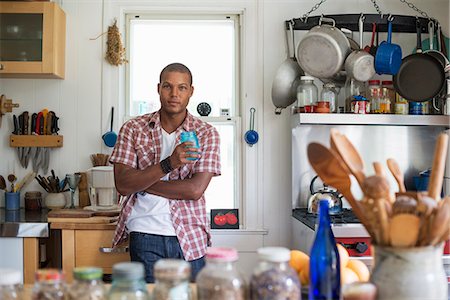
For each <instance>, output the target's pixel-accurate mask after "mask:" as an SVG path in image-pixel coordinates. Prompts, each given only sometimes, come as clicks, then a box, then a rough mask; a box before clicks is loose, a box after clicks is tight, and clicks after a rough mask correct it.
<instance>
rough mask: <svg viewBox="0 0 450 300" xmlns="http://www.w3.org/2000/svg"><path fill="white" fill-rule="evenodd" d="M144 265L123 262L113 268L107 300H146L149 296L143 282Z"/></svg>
mask: <svg viewBox="0 0 450 300" xmlns="http://www.w3.org/2000/svg"><path fill="white" fill-rule="evenodd" d="M144 274H145V271H144V265H143V264H142V263H140V262H123V263H117V264H115V265H114V266H113V274H112V284H111V289H110V290H109V293H108V296H107V299H108V300H148V299H150V296H149V294H148V291H147V286H146V285H145V280H144Z"/></svg>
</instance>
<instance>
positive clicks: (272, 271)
mask: <svg viewBox="0 0 450 300" xmlns="http://www.w3.org/2000/svg"><path fill="white" fill-rule="evenodd" d="M290 256H291V254H290V251H289V249H287V248H283V247H265V248H260V249H258V258H259V264H258V266H257V267H256V269H255V270H254V272H253V275H252V278H251V281H250V299H252V300H281V299H283V300H294V299H295V300H298V299H301V286H300V281H299V279H298V275H297V273H296V272H295V271H294V269H292V268H291V267H290V266H289V259H290Z"/></svg>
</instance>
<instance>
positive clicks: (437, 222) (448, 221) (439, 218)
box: [428, 197, 450, 246]
mask: <svg viewBox="0 0 450 300" xmlns="http://www.w3.org/2000/svg"><path fill="white" fill-rule="evenodd" d="M441 204H442V205H439V208H438V210H437V212H436V216H435V217H434V219H433V222H432V224H431V227H430V232H429V238H428V240H429V241H430V243H429V244H430V245H433V246H434V245H436V244H437V243H438V242H439V241H440V240H441V238H442V236H443V235H444V234H445V233H446V232H447V231H448V228H449V227H450V197H447V198H445V199H444V200H443V201H442V203H441Z"/></svg>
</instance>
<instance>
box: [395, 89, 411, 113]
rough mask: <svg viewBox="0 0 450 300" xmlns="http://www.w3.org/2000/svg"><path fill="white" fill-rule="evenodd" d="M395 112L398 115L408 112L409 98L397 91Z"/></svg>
mask: <svg viewBox="0 0 450 300" xmlns="http://www.w3.org/2000/svg"><path fill="white" fill-rule="evenodd" d="M394 112H395V114H396V115H407V114H408V100H406V99H405V98H403V97H402V96H400V95H399V94H397V93H396V95H395V104H394Z"/></svg>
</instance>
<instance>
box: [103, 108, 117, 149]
mask: <svg viewBox="0 0 450 300" xmlns="http://www.w3.org/2000/svg"><path fill="white" fill-rule="evenodd" d="M113 123H114V106H113V107H111V127H110V130H109V131H108V132H106V133H105V134H104V135H103V136H102V139H103V142H105V145H106V146H108V147H110V148H112V147H114V145H115V144H116V141H117V134H116V133H115V132H114V131H113Z"/></svg>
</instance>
